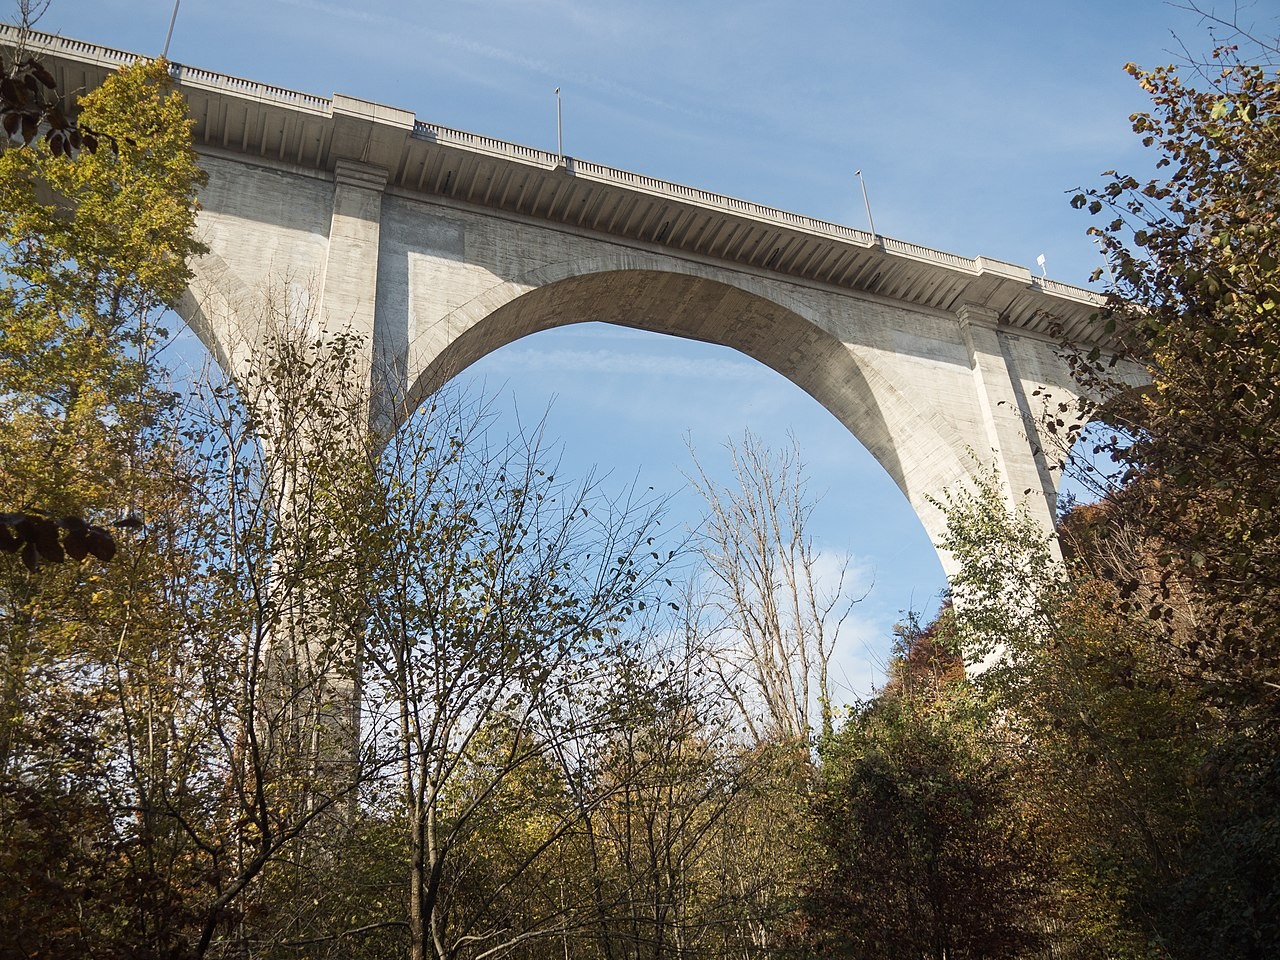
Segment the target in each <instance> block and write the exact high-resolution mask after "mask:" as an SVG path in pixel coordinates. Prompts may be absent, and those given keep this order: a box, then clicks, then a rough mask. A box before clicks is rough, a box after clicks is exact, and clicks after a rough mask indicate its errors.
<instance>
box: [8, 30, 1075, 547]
mask: <svg viewBox="0 0 1280 960" xmlns="http://www.w3.org/2000/svg"><path fill="white" fill-rule="evenodd" d="M5 29H6V30H9V31H11V30H12V28H5ZM3 32H4V31H0V41H3V40H4V39H5V36H4V35H3ZM29 42H30V45H31V46H32V47H33V48H34V49H35V50H36V51H38V52H39V53H41V54H43V55H44V57H45V58H46V63H47V64H48V65H49V67H50V68H51V70H52V72H53V73H54V75H55V76H56V78H57V80H58V82H59V84H60V86H61V88H62V89H77V88H83V87H92V86H94V85H95V84H97V83H98V82H100V81H101V79H102V77H104V76H105V75H106V73H107V72H108V71H110V70H113V69H115V68H117V67H119V66H120V65H122V64H125V63H128V62H130V61H132V60H133V59H135V58H134V55H132V54H128V53H125V52H121V51H117V50H111V49H107V48H103V47H98V46H94V45H92V44H89V43H82V42H79V41H74V40H68V39H63V38H56V37H51V36H44V35H36V36H35V37H34V40H33V41H29ZM175 75H176V77H177V80H178V82H179V84H180V86H181V89H182V91H183V93H184V94H185V95H186V97H187V100H188V102H189V104H190V108H191V111H192V113H193V115H194V117H195V118H196V120H197V126H196V143H197V149H198V150H199V153H200V159H201V164H202V165H203V167H204V169H205V170H206V171H207V172H208V175H209V182H208V186H207V187H206V188H205V190H204V192H203V194H202V196H201V205H202V208H203V209H202V211H201V213H200V218H199V232H200V239H201V240H202V241H203V242H204V243H206V244H207V245H208V248H209V253H208V254H207V255H206V256H204V257H202V258H201V259H200V260H199V261H197V262H196V263H195V264H194V265H193V266H194V270H195V280H194V282H193V283H192V285H191V288H190V290H189V291H188V294H187V296H186V297H185V300H184V304H183V308H182V312H183V313H184V315H185V318H186V319H187V320H188V321H189V322H190V323H191V324H192V326H193V327H194V328H195V329H196V331H197V332H198V333H199V335H200V336H201V338H202V339H203V340H204V342H205V343H206V345H207V346H208V347H209V348H210V349H211V350H212V351H213V352H214V354H215V355H216V356H217V357H218V358H219V360H220V362H221V363H223V364H224V366H226V367H227V368H228V369H229V370H230V371H232V372H244V371H245V370H247V369H250V368H252V367H253V365H254V364H256V363H258V362H260V360H261V358H262V355H263V353H262V352H263V350H264V349H267V347H266V342H267V341H266V339H265V337H264V334H263V331H262V329H261V327H260V324H259V321H258V320H257V319H255V318H256V317H257V316H258V313H257V311H256V309H255V304H257V303H259V302H260V300H261V297H262V295H263V292H264V291H265V290H267V289H268V288H271V287H276V288H279V287H280V285H281V283H284V284H285V285H286V286H292V287H293V288H294V293H295V294H296V295H298V296H304V297H306V298H307V299H308V301H309V303H310V305H311V307H312V308H313V313H314V322H315V323H317V324H318V325H319V327H320V328H323V329H325V330H328V331H336V330H347V331H351V332H353V333H354V334H356V335H357V336H358V337H359V338H360V340H361V342H363V343H364V344H366V350H367V352H368V357H367V359H368V361H369V362H368V363H367V364H366V366H367V371H366V374H367V375H366V376H365V377H364V382H363V387H362V389H364V390H366V391H367V396H368V401H369V404H370V409H371V410H373V411H374V412H375V415H379V416H381V417H383V418H384V419H386V420H387V421H388V422H387V423H386V425H387V426H389V427H395V426H398V423H397V422H396V421H397V420H398V419H402V418H403V417H405V416H407V413H408V412H410V411H411V410H412V409H413V407H414V405H415V404H416V403H418V402H419V401H420V400H421V399H422V398H424V397H425V396H427V395H428V394H429V393H430V392H431V391H432V390H433V389H434V388H436V387H437V386H439V385H440V384H442V383H443V382H445V381H446V380H448V379H449V378H450V377H451V376H453V375H455V374H457V373H458V372H460V371H462V370H464V369H465V368H466V367H467V366H468V365H469V364H471V363H473V362H474V361H476V360H478V359H479V358H481V357H483V356H485V355H486V354H487V353H489V352H491V351H493V350H496V349H497V348H499V347H501V346H503V345H505V344H507V343H510V342H512V341H514V340H517V339H519V338H521V337H524V336H527V335H529V334H532V333H535V332H537V331H540V330H545V329H548V328H551V327H555V326H559V325H563V324H570V323H578V322H583V321H604V322H607V323H615V324H622V325H626V326H631V327H636V328H641V329H645V330H652V331H657V332H661V333H666V334H672V335H675V336H679V337H688V338H693V339H697V340H703V341H709V342H712V343H717V344H722V345H724V346H727V347H732V348H733V349H735V350H739V351H741V352H742V353H744V354H746V355H748V356H750V357H753V358H755V359H756V360H759V361H760V362H762V363H764V364H766V365H768V366H769V367H771V368H772V369H774V370H776V371H777V372H778V373H780V374H782V375H783V376H784V377H786V378H788V379H789V380H791V381H792V382H794V383H795V384H796V385H798V386H799V387H801V388H802V389H803V390H805V391H807V392H808V393H809V394H811V395H812V396H813V397H814V398H815V399H816V400H817V401H818V402H819V403H821V404H822V405H823V406H824V407H826V408H827V409H828V410H830V411H831V412H832V413H833V414H834V415H835V416H836V417H837V418H838V419H839V420H840V421H841V422H842V423H843V424H844V425H845V426H846V427H847V428H848V429H849V431H850V432H851V433H852V434H853V435H854V436H855V437H857V438H858V440H859V441H860V442H861V443H862V444H863V445H864V446H865V447H866V448H867V449H868V450H869V451H870V452H871V453H872V455H874V456H875V458H876V459H877V460H878V461H879V462H880V463H881V464H882V465H883V467H884V469H885V470H887V471H888V472H889V474H890V476H892V478H893V479H894V481H895V482H896V483H897V485H898V487H899V488H900V489H901V490H902V492H903V494H904V495H905V496H906V497H907V499H908V500H909V501H910V503H911V505H912V506H913V508H914V509H915V511H916V513H917V514H918V515H919V517H920V520H921V522H922V523H923V525H924V527H925V529H926V531H927V532H928V533H929V535H930V536H931V537H932V538H933V539H934V540H935V541H936V540H937V538H938V536H939V534H940V533H941V532H942V528H943V518H942V516H941V515H940V512H939V511H938V510H937V508H936V507H935V506H934V505H933V504H932V503H931V499H930V498H931V497H937V496H939V495H941V494H942V493H943V491H945V490H947V489H949V488H953V487H955V486H956V485H958V484H962V483H964V482H965V481H966V480H968V479H969V478H971V477H972V476H974V475H975V473H976V472H978V471H979V470H981V469H984V468H988V467H990V465H991V464H994V465H995V469H996V471H997V474H998V476H999V478H1000V480H1001V482H1002V484H1003V485H1004V487H1005V489H1006V490H1007V492H1008V493H1009V495H1010V497H1011V499H1015V500H1016V499H1021V500H1022V501H1024V502H1025V504H1026V506H1027V508H1028V509H1029V510H1030V512H1031V514H1032V515H1033V516H1034V517H1035V518H1036V519H1037V520H1039V521H1040V522H1041V523H1043V524H1044V525H1045V527H1046V528H1051V527H1052V522H1053V516H1054V508H1055V503H1056V497H1057V481H1058V475H1057V473H1056V472H1055V471H1052V470H1050V469H1049V467H1050V464H1049V463H1048V462H1047V461H1046V458H1045V457H1044V456H1043V455H1042V453H1041V447H1042V445H1044V444H1045V443H1046V441H1047V440H1048V437H1046V436H1044V435H1042V432H1041V431H1042V427H1041V424H1040V419H1041V414H1042V412H1043V405H1044V396H1045V394H1046V393H1047V394H1049V395H1051V396H1052V397H1053V400H1054V402H1055V403H1056V402H1058V401H1061V400H1069V399H1072V398H1074V397H1075V396H1076V392H1077V388H1076V387H1075V384H1074V381H1073V379H1072V377H1071V374H1070V371H1069V370H1068V368H1067V366H1066V364H1065V363H1064V362H1063V361H1062V360H1061V359H1060V358H1059V356H1058V351H1057V346H1056V345H1057V339H1056V337H1055V336H1054V335H1053V334H1052V332H1051V328H1052V326H1053V325H1054V324H1058V325H1060V326H1061V327H1062V329H1063V330H1065V332H1066V334H1067V335H1068V336H1069V337H1071V338H1072V339H1074V340H1077V341H1087V339H1088V336H1089V333H1090V325H1089V318H1090V315H1091V314H1093V313H1094V312H1095V311H1096V310H1097V309H1098V301H1097V298H1096V297H1095V295H1093V294H1091V293H1089V292H1088V291H1085V290H1082V289H1079V288H1077V287H1072V286H1069V285H1066V284H1062V283H1058V282H1055V281H1052V280H1048V279H1044V278H1041V277H1036V276H1033V275H1032V274H1031V272H1030V271H1029V270H1028V269H1027V268H1025V267H1021V266H1016V265H1013V264H1009V263H1004V262H1001V261H997V260H990V259H987V258H983V257H978V258H974V259H970V258H967V257H961V256H956V255H954V254H949V253H943V252H940V251H936V250H931V249H927V248H924V247H920V246H916V245H914V244H910V243H906V242H903V241H900V240H895V239H893V238H890V237H884V236H877V235H872V234H870V233H866V232H864V231H861V230H856V229H852V228H849V227H845V226H840V225H837V224H832V223H825V222H822V221H818V220H814V219H810V218H808V217H803V216H798V215H796V214H791V213H786V212H784V211H781V210H776V209H772V208H769V207H765V206H761V205H758V204H754V203H749V202H746V201H742V200H735V199H732V198H729V197H723V196H717V195H715V194H712V193H707V192H705V191H702V190H697V189H693V188H689V187H684V186H680V185H677V184H673V183H666V182H663V181H660V180H655V179H652V178H650V177H645V176H640V175H638V174H633V173H627V172H625V171H622V170H617V169H613V168H610V167H605V166H600V165H598V164H594V163H588V162H585V161H581V160H578V159H576V158H572V157H564V156H559V155H557V154H554V153H548V152H545V151H542V150H536V149H532V148H529V147H523V146H519V145H516V144H512V143H506V142H503V141H500V140H494V139H491V138H488V137H483V136H478V135H474V134H470V133H465V132H462V131H458V130H452V129H448V128H445V127H441V126H436V125H434V124H431V123H426V122H423V121H420V120H418V119H417V118H416V117H415V116H414V115H413V114H412V113H410V112H409V111H407V110H402V109H398V108H394V107H388V106H383V105H381V104H376V103H370V102H368V101H365V100H360V99H357V98H355V97H349V96H344V95H341V94H335V95H334V96H333V97H331V98H325V97H317V96H311V95H308V94H303V93H298V92H295V91H291V90H284V89H279V88H276V87H272V86H269V85H266V84H261V83H256V82H252V81H247V80H242V79H238V78H235V77H229V76H223V75H220V74H216V73H211V72H209V71H205V70H201V69H197V68H194V67H187V66H177V67H175ZM397 411H398V413H397ZM943 565H944V568H948V559H947V558H946V557H944V558H943ZM948 572H950V570H949V569H948Z"/></svg>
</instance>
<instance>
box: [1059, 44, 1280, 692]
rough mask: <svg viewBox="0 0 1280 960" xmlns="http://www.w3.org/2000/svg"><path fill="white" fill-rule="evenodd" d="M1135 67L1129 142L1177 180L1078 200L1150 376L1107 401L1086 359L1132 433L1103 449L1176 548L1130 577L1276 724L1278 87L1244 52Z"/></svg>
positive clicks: (1121, 333)
mask: <svg viewBox="0 0 1280 960" xmlns="http://www.w3.org/2000/svg"><path fill="white" fill-rule="evenodd" d="M1272 52H1273V51H1272ZM1127 69H1128V71H1129V73H1130V74H1131V75H1133V76H1134V78H1135V79H1136V80H1137V81H1138V82H1139V83H1140V84H1141V85H1142V87H1143V89H1144V90H1145V91H1147V93H1148V94H1149V95H1150V96H1151V99H1152V104H1153V107H1152V110H1151V111H1150V112H1148V113H1139V114H1135V115H1134V117H1133V128H1134V131H1135V133H1137V134H1139V135H1140V136H1141V137H1142V139H1143V143H1144V144H1145V145H1146V146H1149V147H1152V148H1155V149H1156V150H1158V152H1159V159H1158V160H1157V164H1156V165H1157V167H1159V168H1161V169H1162V170H1169V171H1172V172H1171V173H1169V174H1168V175H1167V176H1163V177H1156V178H1152V179H1149V180H1147V181H1145V182H1139V181H1138V180H1137V179H1136V178H1134V177H1130V176H1126V175H1122V174H1112V175H1111V179H1110V181H1109V182H1108V183H1107V184H1106V186H1105V187H1102V188H1097V189H1093V190H1087V191H1083V192H1081V193H1080V194H1078V195H1077V196H1076V197H1075V198H1074V200H1073V203H1074V204H1075V205H1076V206H1079V207H1086V206H1087V208H1088V209H1089V211H1090V212H1091V213H1093V214H1095V215H1097V216H1100V217H1105V218H1106V220H1105V222H1104V223H1102V224H1101V225H1099V226H1095V227H1092V228H1091V229H1090V232H1091V233H1092V234H1094V235H1095V236H1097V237H1098V238H1099V239H1100V240H1101V242H1102V244H1103V247H1104V249H1105V251H1106V253H1107V257H1108V261H1109V264H1110V268H1111V272H1112V274H1113V276H1114V277H1115V283H1114V286H1113V289H1112V291H1111V297H1110V301H1109V307H1108V310H1107V311H1106V313H1105V315H1104V316H1103V317H1102V318H1101V319H1100V322H1101V323H1104V324H1105V326H1106V329H1107V330H1108V331H1114V332H1115V333H1116V335H1117V336H1118V337H1119V338H1120V340H1121V342H1122V344H1123V346H1124V348H1125V349H1124V353H1123V356H1124V357H1127V358H1129V359H1132V360H1135V361H1137V362H1138V363H1141V364H1142V365H1143V366H1145V367H1146V368H1147V370H1148V372H1149V374H1150V376H1151V380H1152V388H1151V389H1150V390H1146V391H1142V392H1141V393H1138V394H1132V393H1127V394H1126V393H1124V392H1122V391H1117V390H1115V389H1108V388H1109V387H1113V386H1114V384H1113V383H1112V381H1111V377H1110V373H1109V367H1108V365H1106V364H1103V363H1102V362H1101V360H1102V358H1101V357H1099V356H1097V355H1091V356H1090V357H1086V358H1082V360H1083V362H1082V364H1081V369H1082V371H1083V372H1084V373H1085V374H1086V376H1088V377H1089V378H1090V379H1091V381H1092V382H1093V383H1095V384H1099V385H1100V386H1101V387H1102V389H1103V393H1104V394H1105V396H1106V397H1107V398H1109V399H1110V400H1111V402H1110V404H1109V406H1108V407H1107V408H1106V413H1107V415H1108V417H1109V418H1111V419H1112V420H1113V421H1115V422H1116V423H1117V424H1118V425H1120V426H1122V427H1123V428H1124V430H1123V431H1118V432H1117V436H1116V439H1115V440H1114V441H1113V442H1112V443H1109V444H1105V445H1106V446H1107V447H1108V449H1109V452H1111V453H1112V454H1113V455H1114V456H1115V457H1116V458H1117V459H1118V460H1120V461H1121V462H1122V463H1124V464H1125V465H1126V466H1127V468H1128V470H1127V474H1126V476H1125V478H1124V479H1125V481H1126V482H1127V483H1128V489H1127V490H1126V492H1125V501H1124V502H1125V513H1126V516H1127V517H1128V518H1130V519H1131V520H1132V521H1134V522H1135V523H1138V522H1140V523H1141V525H1142V529H1144V530H1145V531H1146V532H1147V534H1148V535H1149V536H1151V537H1152V538H1153V541H1152V542H1154V538H1157V537H1158V539H1159V541H1160V542H1161V543H1162V544H1163V549H1161V550H1160V551H1158V552H1155V553H1154V554H1153V556H1152V559H1155V560H1156V561H1158V563H1159V567H1160V569H1159V570H1155V571H1152V572H1153V574H1154V576H1150V577H1146V576H1144V575H1142V574H1141V573H1140V572H1134V574H1133V576H1132V577H1131V578H1130V580H1129V584H1130V587H1131V588H1132V589H1131V590H1130V593H1134V592H1135V591H1136V592H1137V595H1136V596H1133V598H1132V599H1133V600H1134V601H1135V606H1136V605H1137V604H1139V603H1140V604H1142V605H1143V606H1145V607H1147V608H1148V609H1149V610H1150V611H1151V612H1152V613H1153V614H1154V617H1155V620H1156V621H1157V622H1158V621H1164V622H1165V623H1166V624H1167V623H1169V616H1171V614H1170V615H1167V614H1166V610H1167V604H1168V602H1169V601H1170V600H1171V599H1173V598H1174V597H1175V596H1178V597H1181V598H1182V599H1181V600H1180V601H1179V602H1182V603H1190V604H1192V605H1193V606H1194V608H1195V610H1196V621H1197V624H1198V626H1197V628H1196V629H1195V630H1194V631H1192V632H1190V633H1184V634H1183V635H1182V636H1181V638H1175V637H1174V635H1173V634H1174V633H1175V632H1176V631H1172V630H1170V631H1169V635H1170V639H1171V640H1174V642H1178V643H1179V644H1180V645H1181V646H1182V649H1183V652H1184V654H1185V656H1186V659H1187V662H1188V664H1190V663H1195V664H1198V669H1200V670H1201V672H1202V673H1203V675H1204V678H1205V680H1206V681H1207V682H1206V688H1205V689H1206V693H1207V692H1208V689H1209V687H1210V686H1212V687H1213V688H1214V691H1215V692H1214V694H1213V695H1214V696H1215V697H1225V698H1228V699H1230V700H1232V701H1234V702H1235V703H1236V704H1238V705H1245V704H1249V705H1252V708H1253V709H1255V710H1256V709H1259V708H1260V709H1262V710H1264V711H1265V712H1266V713H1268V714H1270V715H1271V716H1273V717H1274V715H1275V706H1276V704H1277V702H1278V701H1277V698H1276V697H1275V690H1276V689H1277V686H1276V684H1277V681H1280V646H1277V636H1278V629H1277V628H1278V627H1280V621H1277V619H1276V611H1277V610H1280V603H1277V600H1280V578H1278V575H1277V570H1280V564H1278V563H1277V559H1278V558H1280V555H1278V554H1277V550H1278V549H1280V548H1278V546H1277V545H1278V544H1280V527H1277V525H1276V520H1275V518H1276V516H1277V514H1276V511H1275V509H1274V506H1275V504H1276V502H1277V500H1276V498H1277V493H1278V487H1277V481H1276V475H1275V470H1274V465H1275V464H1276V462H1277V459H1278V458H1280V426H1278V423H1280V421H1277V411H1278V410H1280V393H1277V390H1276V386H1275V384H1276V377H1275V371H1276V365H1277V362H1278V357H1280V337H1278V336H1277V328H1278V325H1280V323H1278V322H1280V274H1278V272H1277V262H1278V260H1280V222H1277V219H1276V217H1275V210H1274V204H1273V203H1272V202H1271V201H1272V198H1273V197H1274V196H1275V195H1276V191H1277V189H1278V188H1280V80H1277V79H1276V77H1275V75H1274V74H1273V73H1270V72H1269V71H1268V70H1267V69H1266V68H1264V67H1262V66H1260V65H1254V64H1250V63H1247V62H1243V61H1242V60H1241V59H1239V51H1238V50H1237V49H1236V48H1233V47H1227V48H1220V49H1218V50H1215V51H1214V53H1213V56H1212V58H1211V60H1210V61H1209V62H1208V63H1205V64H1199V65H1189V67H1188V68H1187V72H1191V73H1193V74H1195V76H1196V79H1197V81H1199V82H1200V83H1201V84H1203V86H1200V87H1195V86H1192V85H1190V83H1189V82H1187V81H1185V80H1184V79H1183V76H1182V72H1183V71H1180V70H1179V68H1177V67H1172V66H1170V67H1159V68H1156V69H1154V70H1141V69H1139V68H1138V67H1137V66H1135V65H1133V64H1130V65H1129V66H1128V68H1127ZM1090 361H1092V362H1090ZM1089 412H1093V411H1089ZM1143 581H1146V582H1147V583H1148V584H1153V585H1154V587H1155V589H1154V590H1151V589H1148V588H1146V587H1144V588H1143V589H1141V590H1140V591H1139V589H1138V588H1139V587H1140V586H1142V583H1143Z"/></svg>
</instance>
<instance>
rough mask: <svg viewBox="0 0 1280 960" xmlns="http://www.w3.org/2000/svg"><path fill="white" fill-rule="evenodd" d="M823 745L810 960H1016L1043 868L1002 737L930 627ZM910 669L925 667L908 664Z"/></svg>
mask: <svg viewBox="0 0 1280 960" xmlns="http://www.w3.org/2000/svg"><path fill="white" fill-rule="evenodd" d="M943 624H944V625H943V626H942V627H937V626H935V627H932V628H930V631H925V632H921V631H919V630H917V629H915V628H908V629H905V630H904V631H903V632H902V633H901V634H900V636H899V647H898V652H897V654H896V656H895V667H894V674H895V680H894V682H893V685H892V686H891V687H890V688H888V689H886V690H885V691H882V692H881V693H880V694H879V695H878V696H877V697H876V698H875V699H874V700H872V701H870V702H868V703H866V704H863V705H861V706H860V707H857V708H855V709H854V711H853V713H852V714H851V715H850V717H849V718H848V720H847V721H846V722H845V723H844V725H843V726H842V727H841V728H840V729H839V730H838V731H837V732H836V733H835V735H834V736H833V737H832V738H830V739H829V740H827V741H826V742H824V744H823V750H822V753H823V765H822V768H821V783H820V792H819V799H818V802H817V809H816V814H817V823H818V837H819V841H820V846H821V848H822V850H823V853H824V856H823V857H822V860H823V863H824V868H823V870H822V872H821V873H820V874H819V875H818V877H817V878H816V881H815V882H814V883H813V885H812V887H811V889H810V890H809V892H808V896H807V899H806V904H805V910H804V914H803V924H802V926H801V927H800V930H799V936H800V937H801V939H802V942H804V943H805V944H806V945H807V947H808V949H810V950H811V951H813V952H814V953H815V954H816V955H818V956H830V957H854V958H856V957H888V958H936V960H945V958H962V957H989V958H996V957H1018V956H1025V955H1027V954H1028V953H1029V952H1031V951H1033V950H1034V949H1036V948H1037V947H1039V946H1041V945H1042V944H1044V943H1045V941H1046V937H1045V932H1044V926H1043V923H1042V915H1041V913H1040V910H1041V909H1042V906H1043V904H1042V901H1043V898H1044V895H1045V893H1046V888H1047V879H1048V869H1047V866H1048V865H1047V862H1046V860H1045V858H1044V856H1043V853H1042V851H1041V850H1040V848H1039V845H1038V843H1037V842H1036V840H1035V838H1034V830H1033V828H1034V826H1035V822H1034V819H1033V818H1032V817H1031V816H1030V815H1029V810H1028V808H1027V807H1026V806H1025V804H1024V803H1023V801H1022V798H1021V797H1020V795H1019V784H1018V782H1017V779H1016V774H1017V763H1016V760H1015V757H1014V755H1013V753H1012V751H1011V750H1010V745H1009V744H1008V743H1007V742H1005V740H1004V737H1005V736H1006V733H1005V731H1004V729H1003V727H1002V725H1001V724H1000V723H999V721H998V720H997V719H996V718H995V717H993V716H992V715H991V714H990V713H989V712H988V711H987V710H986V709H985V708H984V707H983V706H982V704H981V701H980V700H979V699H978V698H977V697H976V696H975V694H974V691H972V690H971V689H970V688H969V686H968V685H967V683H966V682H965V681H964V680H963V678H962V676H961V677H956V676H955V671H954V666H955V664H956V663H957V658H956V656H955V655H954V654H952V655H947V654H946V652H945V651H946V647H947V646H948V643H945V642H944V643H943V644H941V645H939V644H938V643H937V642H936V641H935V639H934V637H933V636H932V635H931V634H936V632H937V631H938V630H939V629H942V630H945V629H946V627H945V620H944V621H943ZM920 666H923V667H924V669H918V668H919V667H920Z"/></svg>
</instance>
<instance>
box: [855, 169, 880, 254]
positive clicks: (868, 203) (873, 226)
mask: <svg viewBox="0 0 1280 960" xmlns="http://www.w3.org/2000/svg"><path fill="white" fill-rule="evenodd" d="M853 175H854V176H855V177H857V178H858V183H860V184H862V205H863V206H865V207H866V208H867V223H869V224H870V225H871V235H872V236H873V237H878V236H880V234H878V233H876V222H875V221H874V220H873V219H871V201H870V200H868V199H867V181H865V180H863V179H862V171H861V170H855V171H854V172H853Z"/></svg>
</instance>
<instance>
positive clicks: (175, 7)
mask: <svg viewBox="0 0 1280 960" xmlns="http://www.w3.org/2000/svg"><path fill="white" fill-rule="evenodd" d="M181 4H182V0H173V16H171V17H170V18H169V32H168V33H167V34H165V38H164V53H162V54H160V56H161V58H162V59H165V60H168V59H169V41H170V40H172V39H173V25H174V24H175V23H177V22H178V7H179V6H180V5H181Z"/></svg>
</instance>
